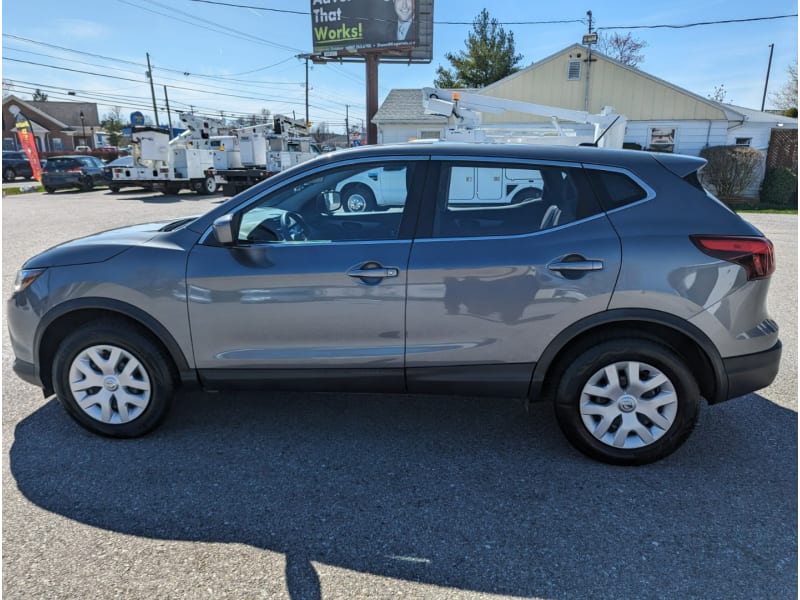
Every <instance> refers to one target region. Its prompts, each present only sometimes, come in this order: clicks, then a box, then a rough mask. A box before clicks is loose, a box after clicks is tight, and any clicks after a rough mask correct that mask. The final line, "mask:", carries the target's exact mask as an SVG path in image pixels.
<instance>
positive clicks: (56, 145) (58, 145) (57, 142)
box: [50, 138, 64, 152]
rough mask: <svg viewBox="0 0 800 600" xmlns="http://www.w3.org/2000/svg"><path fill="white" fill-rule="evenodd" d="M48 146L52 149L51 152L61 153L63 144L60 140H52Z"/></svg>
mask: <svg viewBox="0 0 800 600" xmlns="http://www.w3.org/2000/svg"><path fill="white" fill-rule="evenodd" d="M50 145H51V146H52V147H53V152H63V151H64V142H63V140H62V139H61V138H53V139H51V140H50Z"/></svg>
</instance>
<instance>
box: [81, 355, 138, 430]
mask: <svg viewBox="0 0 800 600" xmlns="http://www.w3.org/2000/svg"><path fill="white" fill-rule="evenodd" d="M69 389H70V390H71V391H72V395H73V397H74V398H75V402H77V404H78V406H79V407H80V408H81V410H83V412H85V413H86V414H87V415H89V416H90V417H92V418H93V419H96V420H97V421H100V422H102V423H108V424H111V425H118V424H120V423H127V422H129V421H133V420H134V419H136V418H137V417H139V416H140V415H141V414H142V413H143V412H144V411H145V409H146V408H147V405H148V404H149V403H150V377H149V376H148V374H147V371H145V369H144V367H143V366H142V363H140V362H139V360H138V359H137V358H136V357H135V356H133V355H132V354H131V353H130V352H128V351H127V350H123V349H122V348H118V347H116V346H110V345H100V346H91V347H89V348H86V349H85V350H83V351H82V352H81V353H80V354H78V356H76V357H75V360H73V361H72V365H70V369H69Z"/></svg>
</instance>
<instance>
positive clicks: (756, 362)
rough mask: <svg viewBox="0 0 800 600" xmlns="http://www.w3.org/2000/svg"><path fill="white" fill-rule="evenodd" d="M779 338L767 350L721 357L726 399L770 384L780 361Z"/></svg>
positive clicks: (780, 347) (776, 372)
mask: <svg viewBox="0 0 800 600" xmlns="http://www.w3.org/2000/svg"><path fill="white" fill-rule="evenodd" d="M781 350H782V345H781V342H780V340H779V341H778V342H777V343H776V344H775V345H774V346H773V347H772V348H770V349H769V350H765V351H764V352H757V353H756V354H746V355H744V356H734V357H731V358H725V359H723V361H722V362H723V364H724V366H725V372H726V373H727V374H728V399H730V398H738V397H739V396H743V395H745V394H749V393H750V392H755V391H756V390H760V389H761V388H765V387H767V386H768V385H769V384H771V383H772V382H773V381H774V380H775V377H776V376H777V374H778V368H779V367H780V363H781Z"/></svg>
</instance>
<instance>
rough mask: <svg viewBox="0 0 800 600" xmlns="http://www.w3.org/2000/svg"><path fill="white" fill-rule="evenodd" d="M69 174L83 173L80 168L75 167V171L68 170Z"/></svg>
mask: <svg viewBox="0 0 800 600" xmlns="http://www.w3.org/2000/svg"><path fill="white" fill-rule="evenodd" d="M67 173H83V171H81V168H80V167H75V168H73V169H67Z"/></svg>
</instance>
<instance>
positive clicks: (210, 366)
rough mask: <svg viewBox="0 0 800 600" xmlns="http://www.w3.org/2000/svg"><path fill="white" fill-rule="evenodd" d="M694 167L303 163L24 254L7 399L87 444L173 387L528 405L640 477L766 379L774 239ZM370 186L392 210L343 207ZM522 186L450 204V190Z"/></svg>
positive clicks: (425, 152)
mask: <svg viewBox="0 0 800 600" xmlns="http://www.w3.org/2000/svg"><path fill="white" fill-rule="evenodd" d="M703 164H704V161H703V160H702V159H699V158H695V157H687V156H677V155H669V154H650V153H646V152H635V151H613V150H601V149H597V148H560V147H530V146H513V145H483V144H480V145H477V144H476V145H460V144H456V145H453V144H447V143H442V144H430V145H426V146H421V145H419V144H409V145H401V146H384V147H381V146H374V147H366V148H361V149H356V150H348V151H343V152H336V153H333V154H329V155H325V156H323V157H320V158H317V159H314V160H312V161H309V162H306V163H303V164H301V165H298V166H297V167H295V168H293V169H290V170H288V171H286V172H283V173H281V174H279V175H276V176H275V177H273V178H271V179H269V180H266V181H265V182H263V183H261V184H259V185H258V186H256V187H253V188H251V189H249V190H247V191H245V192H243V193H241V194H239V195H238V196H235V197H233V198H232V199H231V200H229V201H228V202H226V203H225V204H222V205H220V206H219V207H216V208H215V209H213V210H212V211H210V212H209V213H207V214H205V215H203V216H200V217H196V218H189V219H182V220H178V221H173V222H170V223H155V224H147V225H137V226H134V227H127V228H124V229H118V230H114V231H107V232H104V233H99V234H96V235H93V236H90V237H88V238H85V239H81V240H75V241H72V242H68V243H66V244H62V245H60V246H57V247H55V248H52V249H50V250H47V251H45V252H43V253H42V254H40V255H38V256H36V257H34V258H31V259H30V260H29V261H27V262H26V263H25V265H24V266H23V267H22V269H21V271H20V272H19V274H18V275H17V281H16V286H15V292H14V293H13V295H12V297H11V299H10V301H9V303H8V312H7V314H8V323H9V329H10V334H11V341H12V346H13V349H14V353H15V355H16V360H15V363H14V368H15V370H16V372H17V373H18V374H19V375H20V376H21V377H23V378H24V379H25V380H27V381H30V382H33V383H35V384H36V385H39V386H41V387H42V388H43V389H44V391H45V393H46V394H50V393H53V392H55V393H56V394H57V396H58V398H59V399H60V401H61V402H62V404H63V405H64V407H65V408H66V410H67V412H68V413H69V414H70V415H71V416H72V417H73V418H74V419H75V420H76V421H77V422H78V423H80V424H81V425H82V426H84V427H86V428H87V429H89V430H91V431H94V432H96V433H99V434H103V435H108V436H117V437H130V436H137V435H141V434H144V433H146V432H148V431H150V430H151V429H153V428H154V427H155V426H156V425H158V424H159V423H160V422H161V421H162V419H163V418H164V416H165V414H166V413H167V410H168V408H169V405H170V402H171V400H172V397H173V394H174V392H175V389H176V387H178V386H180V385H188V384H199V385H202V386H205V387H208V388H212V389H220V388H225V387H237V386H252V385H258V386H261V387H262V388H272V389H297V390H346V391H362V392H406V393H416V392H423V393H433V394H437V393H439V394H469V395H489V396H493V397H500V396H517V397H520V398H524V399H529V400H547V401H550V402H553V403H554V404H555V412H556V415H557V418H558V422H559V424H560V426H561V429H562V430H563V432H564V433H565V434H566V437H567V438H568V439H569V440H570V442H572V444H574V445H575V446H576V447H577V448H578V449H579V450H581V451H582V452H584V453H586V454H588V455H590V456H592V457H594V458H597V459H600V460H603V461H607V462H611V463H618V464H641V463H647V462H650V461H654V460H657V459H659V458H662V457H664V456H666V455H668V454H669V453H671V452H672V451H674V450H675V449H676V448H678V447H679V446H680V445H681V443H682V442H683V441H684V440H685V439H686V438H687V436H688V435H689V434H690V432H691V431H692V429H693V427H694V425H695V422H696V420H697V415H698V408H699V405H700V402H701V400H705V401H707V402H708V403H710V404H713V403H717V402H721V401H723V400H727V399H729V398H732V397H736V396H740V395H742V394H745V393H748V392H751V391H754V390H757V389H759V388H761V387H764V386H766V385H768V384H769V383H771V382H772V380H773V378H774V377H775V375H776V373H777V370H778V364H779V360H780V353H781V344H780V341H779V340H778V327H777V325H776V324H775V322H774V321H773V320H772V319H771V318H770V317H769V315H768V314H767V291H768V288H769V280H770V276H771V274H772V273H773V270H774V255H773V248H772V244H771V243H770V242H769V240H767V239H766V238H765V237H764V236H763V235H762V234H761V233H760V232H759V231H758V230H756V229H755V228H754V227H753V226H751V225H750V224H748V223H747V222H745V221H744V220H742V219H741V218H739V217H738V216H737V215H736V214H735V213H733V212H731V211H730V210H728V209H727V208H726V207H725V206H724V205H723V204H721V203H720V202H719V201H717V200H716V199H715V198H714V197H713V196H711V195H709V194H708V193H706V192H705V191H704V190H703V188H702V186H701V185H700V183H699V181H698V176H697V172H698V170H699V169H700V168H701V167H702V166H703ZM377 168H384V169H387V170H390V171H392V172H395V173H397V172H401V171H403V172H404V173H405V177H406V180H405V186H406V189H407V190H408V191H407V194H406V197H405V199H404V201H403V202H402V203H400V205H398V206H393V207H390V208H388V209H386V210H374V211H364V212H347V211H345V210H343V208H342V206H341V202H342V197H341V192H339V191H337V189H339V184H341V183H342V182H343V181H345V180H348V179H352V178H357V177H359V176H362V175H363V174H365V173H369V172H372V171H374V170H375V169H377ZM499 169H511V170H513V172H514V173H515V175H516V177H517V178H518V179H524V180H529V181H537V182H541V184H540V185H541V188H540V189H541V193H537V194H532V195H531V197H530V198H522V199H520V201H519V202H511V203H498V202H496V201H494V200H487V201H485V202H480V201H477V200H475V199H472V200H471V201H470V202H469V203H464V202H463V199H464V198H463V193H462V190H463V185H462V184H463V181H460V179H459V177H461V176H463V175H464V174H465V173H467V172H468V170H470V171H469V172H473V173H475V174H476V177H478V178H479V179H480V178H483V177H489V178H491V177H492V174H494V175H495V176H498V175H497V173H498V170H499Z"/></svg>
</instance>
